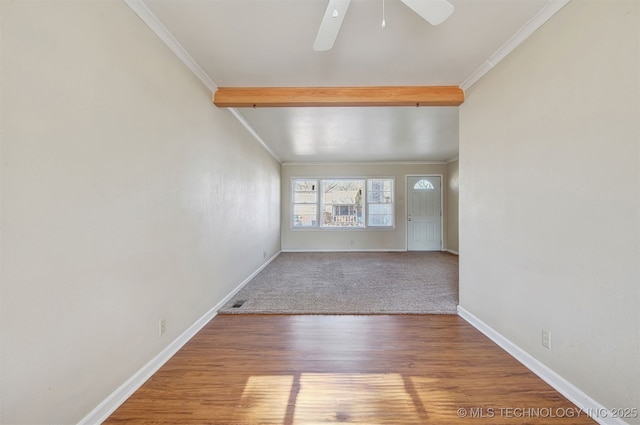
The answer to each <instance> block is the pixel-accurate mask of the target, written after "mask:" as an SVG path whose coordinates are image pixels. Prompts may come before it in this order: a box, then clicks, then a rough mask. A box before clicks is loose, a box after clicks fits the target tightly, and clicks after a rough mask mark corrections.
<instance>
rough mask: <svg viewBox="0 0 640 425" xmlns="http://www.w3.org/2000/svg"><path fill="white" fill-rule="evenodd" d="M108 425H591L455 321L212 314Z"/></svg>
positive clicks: (490, 344)
mask: <svg viewBox="0 0 640 425" xmlns="http://www.w3.org/2000/svg"><path fill="white" fill-rule="evenodd" d="M105 423H106V424H119V423H127V424H129V423H140V424H141V423H144V424H221V425H222V424H224V425H235V424H247V425H257V424H284V425H290V424H326V423H348V424H370V425H373V424H394V425H403V424H461V423H472V424H593V423H595V422H594V421H593V420H591V419H590V418H588V417H587V416H586V414H584V413H582V412H580V410H579V409H578V408H577V407H575V406H574V405H573V404H571V403H570V402H569V401H567V400H566V399H565V398H564V397H562V396H561V395H560V394H559V393H557V392H556V391H555V390H553V389H552V388H551V387H550V386H549V385H547V384H546V383H545V382H544V381H542V380H541V379H540V378H538V377H536V376H535V375H534V374H533V373H531V372H530V371H528V370H527V369H526V368H525V367H524V366H522V365H521V364H520V363H519V362H518V361H516V360H515V359H513V358H512V357H511V356H509V355H508V354H507V353H505V352H504V351H502V350H501V349H500V348H499V347H497V346H496V345H495V344H494V343H493V342H491V341H490V340H489V339H488V338H486V337H485V336H484V335H482V334H481V333H480V332H478V331H477V330H476V329H474V328H473V327H472V326H470V325H469V324H467V323H466V322H465V321H464V320H462V319H461V318H459V317H457V316H455V315H422V316H420V315H398V316H274V315H269V316H260V315H218V316H217V317H215V318H214V319H213V320H212V321H211V322H210V323H209V324H208V325H207V326H205V327H204V328H203V329H202V330H201V331H200V332H199V333H198V335H196V336H195V337H194V338H193V339H192V340H191V341H190V342H189V343H188V344H187V345H185V346H184V347H183V348H182V349H181V350H180V351H179V352H178V353H177V354H176V355H175V356H174V357H173V358H172V359H171V360H169V362H167V363H166V364H165V365H164V366H163V367H162V368H161V369H160V370H159V371H158V372H157V373H156V374H155V375H154V376H153V377H152V378H151V379H150V380H149V381H147V382H146V383H145V384H144V385H143V386H142V387H141V388H140V389H139V390H138V391H137V392H136V393H134V394H133V396H131V398H129V400H127V401H126V402H125V403H124V404H123V405H122V406H121V407H120V408H119V409H118V410H117V411H116V412H114V414H113V415H112V416H111V417H110V418H109V419H108V420H107V421H106V422H105Z"/></svg>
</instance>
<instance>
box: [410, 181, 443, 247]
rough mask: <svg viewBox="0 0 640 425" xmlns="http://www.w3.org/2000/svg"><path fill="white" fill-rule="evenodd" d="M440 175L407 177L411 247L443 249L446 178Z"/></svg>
mask: <svg viewBox="0 0 640 425" xmlns="http://www.w3.org/2000/svg"><path fill="white" fill-rule="evenodd" d="M441 180H442V179H441V177H439V176H408V177H407V249H408V250H409V251H440V250H442V226H441V222H442V221H441V220H442V212H441V196H442V181H441Z"/></svg>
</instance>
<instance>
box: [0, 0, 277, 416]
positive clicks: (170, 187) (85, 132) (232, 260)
mask: <svg viewBox="0 0 640 425" xmlns="http://www.w3.org/2000/svg"><path fill="white" fill-rule="evenodd" d="M0 7H1V9H0V13H1V21H0V27H1V31H2V67H1V69H2V76H1V86H0V88H1V90H2V96H1V99H2V100H1V110H0V112H1V118H2V121H1V125H2V145H1V153H2V169H1V173H2V174H1V177H2V186H1V189H2V209H1V213H2V227H1V232H2V233H1V237H2V271H1V279H2V280H1V287H0V290H1V316H0V318H1V322H0V325H1V353H0V357H1V363H0V367H1V369H0V375H1V379H2V389H1V398H0V400H1V406H0V412H1V413H0V423H6V424H9V423H11V424H19V423H29V424H36V423H40V424H57V423H65V424H67V423H75V422H77V421H78V420H80V419H81V418H82V417H83V416H84V415H85V414H87V413H88V412H89V411H90V410H91V409H93V408H94V407H95V406H96V405H97V404H98V403H99V402H100V401H102V400H103V399H104V398H105V397H106V396H108V395H109V394H110V393H111V392H112V391H113V390H114V389H116V388H117V387H118V386H119V385H120V384H122V383H123V382H124V381H125V380H126V379H127V378H129V377H130V376H132V375H133V373H134V372H136V371H137V370H138V369H139V368H140V367H141V366H143V365H144V364H145V363H146V362H147V361H149V360H150V359H151V358H152V357H154V356H155V355H156V354H157V353H159V352H160V351H161V350H162V349H163V348H164V347H166V346H167V345H168V344H169V343H170V342H171V341H172V340H174V339H175V338H176V337H177V336H178V335H180V333H182V332H183V331H184V330H185V329H186V328H188V327H189V326H190V325H191V324H193V323H194V322H195V321H196V320H197V319H198V318H200V317H201V316H202V315H203V314H204V313H206V312H207V311H208V310H209V309H211V308H212V307H213V306H215V305H216V304H217V303H218V302H219V301H220V300H222V299H223V298H224V296H226V295H227V294H228V293H229V292H230V291H231V290H232V289H233V288H235V287H236V286H237V285H238V284H239V283H241V282H242V281H243V280H244V279H245V278H246V277H247V276H249V275H250V274H251V273H252V272H253V271H255V270H256V269H257V268H259V267H260V266H261V265H262V264H263V263H264V261H265V260H264V255H263V254H264V253H265V252H266V257H267V258H269V257H271V256H272V255H274V254H275V253H277V252H278V251H279V249H280V246H279V242H280V239H279V238H280V228H279V225H280V216H279V208H280V165H279V164H278V163H277V162H276V161H274V160H273V159H272V158H271V157H270V156H269V155H268V154H267V153H266V152H265V151H264V150H263V148H262V147H260V146H259V145H258V144H257V143H256V142H255V141H254V140H252V139H251V137H250V136H249V135H248V134H247V133H246V131H245V130H244V129H243V128H242V127H241V126H240V125H239V124H238V123H237V122H236V120H235V119H234V118H233V117H232V116H231V115H230V114H229V113H228V112H227V111H225V110H219V109H217V108H216V107H215V106H213V105H212V102H211V98H210V95H211V93H210V92H209V91H208V90H207V89H206V88H205V87H204V86H202V85H201V83H200V82H199V81H198V80H197V79H196V78H195V77H194V76H193V75H192V73H191V72H190V71H189V70H188V69H187V68H186V67H185V66H184V65H183V64H182V63H181V62H180V61H179V60H178V59H177V58H176V57H175V55H174V54H173V53H171V52H170V51H169V50H168V49H167V47H166V46H165V45H164V44H163V43H162V42H161V41H159V40H158V39H157V37H156V36H155V35H153V34H152V33H151V31H150V30H149V29H148V28H147V27H146V26H145V25H144V24H143V23H142V22H141V21H140V20H139V19H138V18H137V16H136V15H135V14H134V13H133V12H132V11H131V10H130V9H129V8H128V7H127V6H126V5H125V4H124V3H122V2H117V1H101V2H97V1H92V2H81V1H71V2H68V1H55V2H52V1H41V2H35V1H17V2H8V1H0ZM161 317H164V318H166V321H167V332H166V334H165V335H163V336H162V337H160V336H158V321H159V319H160V318H161Z"/></svg>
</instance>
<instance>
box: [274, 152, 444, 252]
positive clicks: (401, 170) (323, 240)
mask: <svg viewBox="0 0 640 425" xmlns="http://www.w3.org/2000/svg"><path fill="white" fill-rule="evenodd" d="M410 174H414V175H415V174H441V175H443V186H444V189H443V193H444V195H443V196H444V201H443V205H444V217H445V224H444V226H443V237H444V239H443V240H445V241H446V240H447V239H446V228H447V221H446V217H447V215H446V212H447V189H446V182H447V177H446V174H447V165H446V164H347V163H345V164H322V165H314V164H283V165H282V188H281V192H282V208H281V228H282V250H283V251H323V250H326V251H352V250H353V251H366V250H380V251H384V250H401V251H402V250H406V249H407V226H406V224H407V223H406V214H405V207H406V206H405V197H406V188H405V184H406V181H405V176H406V175H410ZM353 176H357V177H394V178H395V201H396V210H395V212H396V227H395V229H391V230H390V229H366V230H363V229H358V230H351V231H345V230H327V229H315V230H308V229H305V230H300V229H296V230H291V218H290V214H291V179H292V178H294V177H353Z"/></svg>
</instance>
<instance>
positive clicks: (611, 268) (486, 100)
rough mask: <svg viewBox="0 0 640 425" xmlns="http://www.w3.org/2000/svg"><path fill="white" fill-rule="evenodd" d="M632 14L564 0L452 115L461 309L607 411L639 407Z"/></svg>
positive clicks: (636, 51) (637, 138) (638, 133)
mask: <svg viewBox="0 0 640 425" xmlns="http://www.w3.org/2000/svg"><path fill="white" fill-rule="evenodd" d="M639 8H640V2H637V1H615V2H606V1H574V2H571V3H569V4H568V5H567V6H566V7H565V8H563V9H562V10H561V11H560V12H559V13H558V14H557V15H556V16H554V17H553V18H552V19H551V20H550V21H549V22H548V23H547V24H545V25H544V26H543V27H542V28H540V29H539V30H538V31H537V32H536V33H534V34H533V35H532V37H531V38H529V39H528V40H527V41H526V42H525V43H523V44H522V45H521V46H520V47H519V48H518V49H516V50H515V51H514V52H513V53H511V54H510V55H509V56H508V57H507V58H506V59H505V60H504V61H502V62H501V63H500V64H499V65H498V66H497V67H496V68H494V69H493V70H492V71H491V72H489V73H488V74H487V75H486V76H485V77H484V78H483V79H482V80H480V81H479V82H478V83H477V84H476V85H475V86H474V87H473V88H472V89H471V90H470V91H469V92H468V93H467V98H466V101H465V103H464V105H462V107H461V109H460V250H461V257H460V304H461V306H462V307H464V308H465V309H467V310H469V311H470V312H471V313H473V314H475V315H476V316H478V317H479V318H480V319H481V320H482V321H484V322H485V323H487V324H488V325H490V326H491V327H493V328H494V329H495V330H497V331H498V332H500V333H501V334H502V335H504V336H505V337H507V338H508V339H510V340H511V341H513V342H514V343H516V344H517V345H519V346H520V347H521V348H523V349H524V350H526V351H527V352H528V353H529V354H531V355H532V356H534V357H535V358H536V359H538V360H540V361H541V362H542V363H544V364H546V365H547V366H549V367H550V368H552V369H553V370H555V371H556V372H557V373H559V374H560V375H561V376H562V377H564V378H565V379H567V380H568V381H569V382H571V383H573V384H574V385H576V386H577V387H578V388H579V389H581V390H582V391H584V392H585V393H587V394H588V395H590V396H591V397H592V398H594V399H595V400H596V401H598V402H600V403H601V404H603V405H605V406H606V407H608V408H640V304H639V300H640V268H639V258H640V149H639V148H640V106H639V104H640V81H639V80H640V66H639V62H640V45H639V40H640V27H639V19H640V18H639ZM543 328H544V329H547V330H549V331H551V333H552V348H551V350H547V349H545V348H543V347H542V345H541V332H542V329H543ZM638 421H639V420H638V419H635V420H633V419H629V422H630V423H639V422H638Z"/></svg>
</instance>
